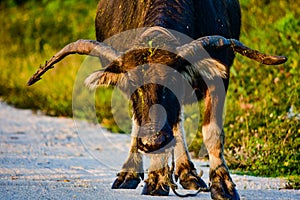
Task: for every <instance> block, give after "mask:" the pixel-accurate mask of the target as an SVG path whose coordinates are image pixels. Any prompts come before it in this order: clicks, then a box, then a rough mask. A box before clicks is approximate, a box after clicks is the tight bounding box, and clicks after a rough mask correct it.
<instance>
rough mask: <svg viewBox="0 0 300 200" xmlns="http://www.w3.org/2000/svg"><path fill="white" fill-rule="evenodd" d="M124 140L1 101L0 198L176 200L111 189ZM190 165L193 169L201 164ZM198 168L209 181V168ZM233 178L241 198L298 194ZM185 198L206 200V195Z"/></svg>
mask: <svg viewBox="0 0 300 200" xmlns="http://www.w3.org/2000/svg"><path fill="white" fill-rule="evenodd" d="M129 141H130V137H129V136H128V135H120V134H111V133H109V132H107V131H105V130H103V129H101V128H100V127H99V126H97V125H93V124H89V123H86V122H83V121H79V120H74V119H70V118H54V117H49V116H44V115H41V114H34V113H32V111H30V110H19V109H15V108H13V107H11V106H8V105H6V104H5V103H2V102H0V199H125V200H126V199H128V200H131V199H169V198H170V199H178V197H176V196H175V195H174V194H173V193H172V192H171V193H170V196H168V197H151V196H142V195H140V193H141V190H142V186H143V183H141V184H140V186H139V187H138V189H136V190H112V189H110V187H111V183H112V182H113V181H114V179H115V174H116V173H117V171H118V170H119V168H120V166H121V164H122V162H123V161H124V160H125V159H126V156H127V149H128V145H129ZM194 162H195V163H196V166H197V167H198V168H199V166H201V165H205V164H206V163H202V162H200V161H198V160H195V161H194ZM146 163H147V162H146ZM146 165H147V164H146ZM145 168H146V167H145ZM202 169H203V171H204V176H203V178H204V180H205V181H206V182H208V168H207V167H203V168H202ZM232 178H233V179H234V182H235V183H236V185H237V189H238V191H239V194H240V196H241V199H272V200H273V199H278V200H279V199H300V192H299V191H297V190H279V188H282V187H283V186H284V185H285V181H284V180H283V179H279V178H276V179H274V178H261V177H251V176H239V175H232ZM180 192H185V191H180ZM188 199H210V194H209V193H200V194H199V195H198V196H197V197H193V198H188Z"/></svg>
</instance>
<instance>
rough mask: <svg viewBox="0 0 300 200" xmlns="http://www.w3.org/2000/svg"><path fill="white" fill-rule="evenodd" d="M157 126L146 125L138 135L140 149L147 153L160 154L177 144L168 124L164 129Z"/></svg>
mask: <svg viewBox="0 0 300 200" xmlns="http://www.w3.org/2000/svg"><path fill="white" fill-rule="evenodd" d="M159 127H161V126H159V125H157V124H153V123H152V124H151V123H149V124H145V125H144V126H142V127H140V130H139V133H138V148H139V150H141V151H143V152H145V153H160V152H163V151H165V150H166V149H167V148H169V147H172V146H173V145H174V144H175V139H174V134H173V131H172V128H171V127H170V126H169V125H168V124H167V123H166V124H165V125H164V126H163V127H162V128H159Z"/></svg>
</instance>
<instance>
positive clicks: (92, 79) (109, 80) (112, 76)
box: [84, 70, 124, 90]
mask: <svg viewBox="0 0 300 200" xmlns="http://www.w3.org/2000/svg"><path fill="white" fill-rule="evenodd" d="M123 76H124V73H116V72H111V71H106V70H99V71H96V72H93V73H92V74H90V75H89V76H88V77H87V78H86V79H85V81H84V84H85V85H86V86H87V87H88V88H89V89H91V90H93V89H96V88H97V87H101V86H109V85H113V86H114V85H117V84H118V82H119V81H120V80H121V79H122V77H123Z"/></svg>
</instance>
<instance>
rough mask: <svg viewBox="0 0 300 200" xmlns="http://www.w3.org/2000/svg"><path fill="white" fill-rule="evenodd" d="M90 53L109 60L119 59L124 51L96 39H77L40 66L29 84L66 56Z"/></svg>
mask: <svg viewBox="0 0 300 200" xmlns="http://www.w3.org/2000/svg"><path fill="white" fill-rule="evenodd" d="M76 53H77V54H80V55H90V56H95V57H100V56H104V57H105V58H107V59H108V60H109V61H113V60H117V59H118V58H119V57H120V56H121V55H122V53H120V52H118V51H117V50H115V49H113V48H112V47H111V46H108V45H106V44H105V43H101V42H98V41H95V40H77V41H76V42H72V43H70V44H68V45H66V46H65V47H64V48H63V49H61V50H60V51H59V52H58V53H56V54H55V55H54V56H53V57H52V58H50V60H49V61H46V63H45V65H43V66H40V68H39V69H38V70H37V72H36V73H35V74H34V75H33V76H32V77H31V78H30V79H29V81H28V82H27V85H28V86H30V85H32V84H34V83H35V82H37V81H38V80H40V79H41V76H42V75H43V74H44V73H45V72H46V71H48V70H49V69H52V68H53V65H54V64H56V63H58V62H59V61H61V60H62V59H63V58H64V57H66V56H68V55H70V54H76Z"/></svg>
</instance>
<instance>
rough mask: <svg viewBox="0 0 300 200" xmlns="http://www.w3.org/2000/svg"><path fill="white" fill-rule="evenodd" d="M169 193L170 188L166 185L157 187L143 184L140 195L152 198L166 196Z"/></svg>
mask: <svg viewBox="0 0 300 200" xmlns="http://www.w3.org/2000/svg"><path fill="white" fill-rule="evenodd" d="M169 192H170V187H169V186H167V185H164V186H158V187H156V186H155V185H150V184H148V183H145V185H144V187H143V191H142V195H152V196H168V195H169Z"/></svg>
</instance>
